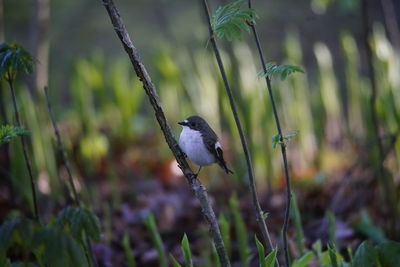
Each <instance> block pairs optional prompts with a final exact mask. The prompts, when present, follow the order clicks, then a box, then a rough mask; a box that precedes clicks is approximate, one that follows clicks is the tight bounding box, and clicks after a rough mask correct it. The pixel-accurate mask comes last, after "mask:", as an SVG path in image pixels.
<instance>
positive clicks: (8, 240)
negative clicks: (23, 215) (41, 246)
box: [0, 219, 37, 255]
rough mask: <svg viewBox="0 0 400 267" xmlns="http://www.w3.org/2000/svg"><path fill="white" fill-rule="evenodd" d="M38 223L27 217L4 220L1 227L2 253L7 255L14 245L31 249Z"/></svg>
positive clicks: (0, 242)
mask: <svg viewBox="0 0 400 267" xmlns="http://www.w3.org/2000/svg"><path fill="white" fill-rule="evenodd" d="M36 227H37V226H36V224H35V223H33V222H32V221H31V220H27V219H15V220H12V221H6V222H4V223H3V224H2V225H1V227H0V255H6V254H7V250H8V249H9V248H10V247H12V246H19V247H21V248H22V250H29V248H30V245H31V242H32V236H33V233H34V230H35V228H36Z"/></svg>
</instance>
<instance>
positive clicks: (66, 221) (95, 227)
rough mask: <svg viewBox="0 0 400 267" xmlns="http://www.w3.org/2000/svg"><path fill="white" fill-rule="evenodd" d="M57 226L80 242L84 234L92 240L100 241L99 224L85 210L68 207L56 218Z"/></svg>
mask: <svg viewBox="0 0 400 267" xmlns="http://www.w3.org/2000/svg"><path fill="white" fill-rule="evenodd" d="M57 225H58V226H59V227H60V229H62V230H63V231H66V232H71V233H72V234H73V235H74V236H75V237H76V238H77V239H78V240H80V241H82V240H83V237H84V234H85V233H86V234H87V235H88V236H89V237H90V238H91V239H92V240H94V241H96V242H98V241H100V234H101V229H100V222H99V219H98V218H97V217H96V215H94V214H93V213H92V212H91V211H89V210H87V209H85V208H76V207H71V206H68V207H66V208H65V209H63V210H62V211H61V212H60V213H59V215H58V217H57Z"/></svg>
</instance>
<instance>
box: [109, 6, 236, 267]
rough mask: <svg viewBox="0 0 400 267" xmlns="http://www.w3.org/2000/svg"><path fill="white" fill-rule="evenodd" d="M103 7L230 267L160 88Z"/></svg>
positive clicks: (111, 9)
mask: <svg viewBox="0 0 400 267" xmlns="http://www.w3.org/2000/svg"><path fill="white" fill-rule="evenodd" d="M102 1H103V5H104V7H105V8H106V10H107V12H108V15H109V16H110V19H111V22H112V24H113V26H114V30H115V32H116V33H117V35H118V37H119V39H120V40H121V42H122V46H123V47H124V49H125V51H126V53H127V54H128V55H129V58H130V60H131V62H132V65H133V68H134V69H135V72H136V74H137V76H138V77H139V79H140V80H141V82H142V83H143V89H144V90H145V92H146V94H147V96H148V98H149V101H150V104H151V105H152V107H153V109H154V112H155V116H156V119H157V121H158V123H159V125H160V127H161V130H162V132H163V134H164V137H165V140H166V142H167V144H168V146H169V148H170V149H171V151H172V153H173V154H174V156H175V158H176V161H177V162H178V165H179V167H180V168H181V170H182V172H183V174H184V175H185V177H186V179H187V181H188V183H189V184H190V187H191V189H192V191H193V192H194V194H195V195H196V197H197V199H198V200H199V202H200V206H201V210H202V213H203V215H204V217H205V218H206V220H207V222H208V224H209V229H210V232H211V236H212V238H213V241H214V244H215V247H216V250H217V253H218V256H219V260H220V262H221V265H222V266H230V262H229V259H228V256H227V254H226V251H225V247H224V243H223V241H222V237H221V232H220V229H219V225H218V221H217V218H216V216H215V213H214V211H213V209H212V207H211V204H210V202H209V200H208V194H207V191H206V189H205V188H204V186H203V185H202V184H201V182H200V181H199V180H198V179H197V177H196V175H195V174H194V173H193V172H192V170H191V169H190V167H189V165H188V163H187V162H186V159H185V156H184V153H183V152H182V150H181V149H180V147H179V145H178V143H177V142H176V139H175V137H174V135H173V133H172V131H171V128H170V127H169V125H168V122H167V119H166V118H165V114H164V111H163V109H162V107H161V103H160V100H159V97H158V95H157V92H156V88H155V86H154V84H153V82H152V81H151V78H150V76H149V74H148V73H147V70H146V68H145V66H144V64H143V62H142V61H141V59H140V56H139V53H138V51H137V49H136V47H135V46H134V45H133V43H132V41H131V39H130V37H129V34H128V32H127V30H126V29H125V26H124V24H123V23H122V20H121V17H120V15H119V13H118V10H117V9H116V7H115V5H114V3H113V1H112V0H102Z"/></svg>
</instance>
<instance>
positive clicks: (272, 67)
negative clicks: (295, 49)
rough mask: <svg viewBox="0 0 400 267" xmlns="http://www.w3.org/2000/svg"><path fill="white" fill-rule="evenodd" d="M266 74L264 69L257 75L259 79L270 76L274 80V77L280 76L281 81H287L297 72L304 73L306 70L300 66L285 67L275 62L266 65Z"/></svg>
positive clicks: (286, 65) (287, 65)
mask: <svg viewBox="0 0 400 267" xmlns="http://www.w3.org/2000/svg"><path fill="white" fill-rule="evenodd" d="M265 68H266V72H264V69H262V70H260V71H259V72H258V73H257V76H258V77H265V76H268V77H269V78H270V79H272V77H273V76H276V75H280V77H281V80H282V81H283V80H285V79H286V78H287V77H288V76H289V75H291V74H293V73H295V72H301V73H304V70H303V69H302V68H300V67H299V66H295V65H290V64H284V65H277V64H276V63H275V62H268V63H267V64H265Z"/></svg>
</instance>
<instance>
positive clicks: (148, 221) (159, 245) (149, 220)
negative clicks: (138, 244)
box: [143, 213, 168, 267]
mask: <svg viewBox="0 0 400 267" xmlns="http://www.w3.org/2000/svg"><path fill="white" fill-rule="evenodd" d="M143 222H144V224H145V225H146V227H147V230H148V231H149V232H150V235H151V240H152V242H153V245H154V246H155V247H156V249H157V252H158V257H159V263H160V266H161V267H167V266H168V262H167V256H166V254H165V251H164V244H163V241H162V239H161V236H160V233H159V232H158V229H157V225H156V221H155V219H154V216H153V214H151V213H149V214H148V215H147V216H146V217H144V219H143Z"/></svg>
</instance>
